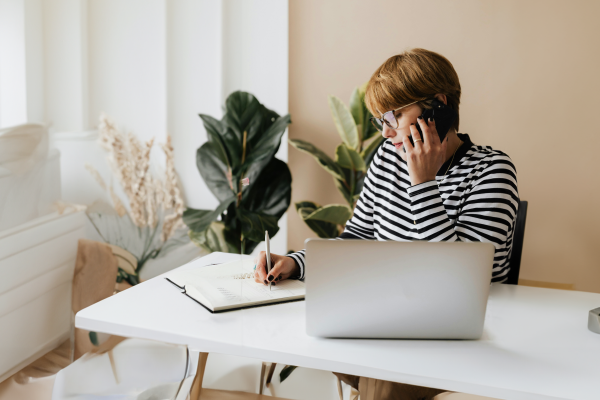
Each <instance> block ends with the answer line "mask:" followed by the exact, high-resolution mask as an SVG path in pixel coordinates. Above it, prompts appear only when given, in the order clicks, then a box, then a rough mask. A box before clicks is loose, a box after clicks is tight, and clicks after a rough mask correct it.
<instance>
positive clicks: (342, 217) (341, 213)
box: [305, 204, 352, 225]
mask: <svg viewBox="0 0 600 400" xmlns="http://www.w3.org/2000/svg"><path fill="white" fill-rule="evenodd" d="M350 217H352V209H350V207H348V206H346V205H344V204H329V205H326V206H323V207H321V208H317V209H316V210H315V211H313V212H312V213H311V214H310V215H308V216H307V217H306V218H305V220H314V221H325V222H331V223H332V224H337V225H346V222H348V220H349V219H350Z"/></svg>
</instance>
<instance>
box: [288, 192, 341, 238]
mask: <svg viewBox="0 0 600 400" xmlns="http://www.w3.org/2000/svg"><path fill="white" fill-rule="evenodd" d="M295 205H296V211H297V212H298V215H300V218H302V220H303V221H304V222H305V223H306V225H307V226H308V227H309V228H310V229H311V230H312V231H313V232H315V233H316V234H317V235H318V236H319V237H320V238H324V239H329V238H335V237H338V236H339V230H338V226H337V224H333V223H331V222H325V221H319V220H307V219H306V217H308V216H309V215H310V214H312V213H313V212H315V210H316V209H318V208H321V206H320V205H318V204H317V203H313V202H312V201H299V202H298V203H296V204H295Z"/></svg>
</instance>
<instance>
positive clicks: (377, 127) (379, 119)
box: [369, 99, 428, 132]
mask: <svg viewBox="0 0 600 400" xmlns="http://www.w3.org/2000/svg"><path fill="white" fill-rule="evenodd" d="M425 100H428V99H422V100H417V101H413V102H412V103H409V104H405V105H403V106H402V107H398V108H395V109H393V110H390V111H386V112H384V113H383V114H381V112H380V114H381V118H377V117H375V116H373V117H371V118H369V120H370V121H371V124H373V126H374V127H375V129H377V131H378V132H383V124H384V123H385V124H386V125H387V126H389V127H390V129H394V130H395V129H398V126H396V127H395V128H394V127H393V126H391V125H390V124H389V123H388V122H387V121H386V119H385V115H386V114H389V113H392V115H393V117H394V119H395V120H396V125H399V124H398V118H396V116H395V115H394V113H395V112H396V111H398V110H401V109H403V108H406V107H408V106H412V105H413V104H417V103H420V102H422V101H425ZM377 111H379V110H377ZM375 121H379V122H380V123H381V125H377V122H375Z"/></svg>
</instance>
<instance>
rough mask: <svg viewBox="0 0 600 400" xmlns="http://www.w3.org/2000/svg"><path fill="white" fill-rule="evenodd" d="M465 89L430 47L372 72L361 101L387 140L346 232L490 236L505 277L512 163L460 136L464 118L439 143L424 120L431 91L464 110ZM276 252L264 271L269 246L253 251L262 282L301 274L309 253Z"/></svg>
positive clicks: (514, 194) (405, 237) (514, 197)
mask: <svg viewBox="0 0 600 400" xmlns="http://www.w3.org/2000/svg"><path fill="white" fill-rule="evenodd" d="M460 95H461V88H460V82H459V79H458V75H457V74H456V71H455V70H454V67H453V66H452V64H451V63H450V61H448V60H447V59H446V58H445V57H443V56H441V55H440V54H437V53H434V52H432V51H428V50H424V49H413V50H410V51H406V52H404V53H402V54H399V55H396V56H393V57H391V58H389V59H388V60H386V61H385V62H384V63H383V65H381V66H380V67H379V68H378V69H377V71H375V73H374V74H373V76H372V77H371V79H370V80H369V83H368V86H367V91H366V95H365V102H366V105H367V108H368V109H369V111H370V112H371V113H372V114H373V115H374V116H377V117H376V118H373V120H374V121H375V122H376V126H379V127H380V128H381V133H382V135H383V137H384V138H386V139H387V140H385V141H384V142H383V144H382V145H381V146H380V148H379V149H378V151H377V154H376V156H375V157H374V159H373V162H372V163H371V165H370V167H369V171H368V173H367V176H366V178H365V181H364V186H363V190H362V192H361V195H360V198H359V200H358V203H357V205H356V208H355V210H354V215H353V216H352V218H351V219H350V220H349V221H348V223H347V224H346V228H345V230H344V232H343V234H342V235H341V236H340V237H341V238H353V239H377V240H398V241H410V240H425V241H431V242H438V241H448V242H455V241H464V242H489V243H492V244H493V245H494V246H495V247H496V252H495V257H494V267H493V272H492V282H502V281H504V280H505V279H506V277H507V274H508V271H509V270H510V265H509V256H510V253H511V248H512V235H513V229H514V224H515V217H516V213H517V207H518V203H519V194H518V191H517V177H516V170H515V167H514V165H513V163H512V161H511V160H510V158H509V157H508V156H507V155H506V154H505V153H503V152H501V151H498V150H494V149H492V148H491V147H489V146H479V145H475V144H473V142H472V141H471V139H470V137H469V135H467V134H460V133H457V131H458V127H459V117H457V118H456V120H455V122H454V124H453V126H452V127H451V128H450V130H449V131H448V134H447V135H446V137H445V139H444V140H443V142H440V138H439V136H438V134H437V131H436V124H435V120H433V121H431V120H430V121H425V120H423V119H422V118H421V117H420V116H421V114H422V112H423V110H424V109H426V108H431V106H430V103H431V100H432V99H434V98H435V99H437V100H439V101H441V102H443V103H444V104H446V105H448V106H449V107H451V108H453V109H454V110H455V111H456V113H457V114H458V112H459V104H460ZM416 124H418V125H419V126H420V128H421V131H422V132H423V135H421V134H420V133H419V131H418V130H417V128H416ZM409 136H410V137H412V139H413V142H414V145H413V144H411V142H410V141H409V139H408V138H409ZM271 257H272V260H273V262H274V267H273V269H272V270H271V273H270V274H269V275H268V276H267V274H266V268H265V264H266V261H265V255H264V252H261V253H260V255H259V257H258V258H257V260H256V264H257V266H256V270H255V280H256V281H257V282H262V283H264V284H267V283H268V282H269V281H272V282H275V284H276V282H277V281H280V280H283V279H288V278H296V279H304V250H302V251H299V252H297V253H293V254H290V255H289V256H279V255H276V254H272V255H271Z"/></svg>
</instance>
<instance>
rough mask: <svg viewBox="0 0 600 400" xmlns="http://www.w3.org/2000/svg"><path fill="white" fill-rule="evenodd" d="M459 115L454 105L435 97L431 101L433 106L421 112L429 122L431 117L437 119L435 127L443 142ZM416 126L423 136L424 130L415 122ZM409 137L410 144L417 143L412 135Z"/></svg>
mask: <svg viewBox="0 0 600 400" xmlns="http://www.w3.org/2000/svg"><path fill="white" fill-rule="evenodd" d="M457 116H458V114H457V113H456V111H455V110H454V109H453V108H452V107H450V106H447V105H446V104H444V103H443V102H442V101H439V100H438V99H433V100H432V101H431V108H427V109H425V110H423V113H422V114H421V117H423V119H424V120H425V121H426V122H428V121H429V119H432V120H434V121H435V129H436V131H437V133H438V135H439V137H440V142H443V141H444V139H445V138H446V135H447V134H448V131H449V130H450V128H451V127H452V124H453V123H454V121H455V120H456V117H457ZM415 127H416V128H417V130H418V131H419V134H420V135H421V137H423V131H422V130H421V127H420V126H419V124H415ZM408 139H409V140H410V144H412V145H413V146H414V145H415V143H414V142H413V139H412V136H409V137H408Z"/></svg>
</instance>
